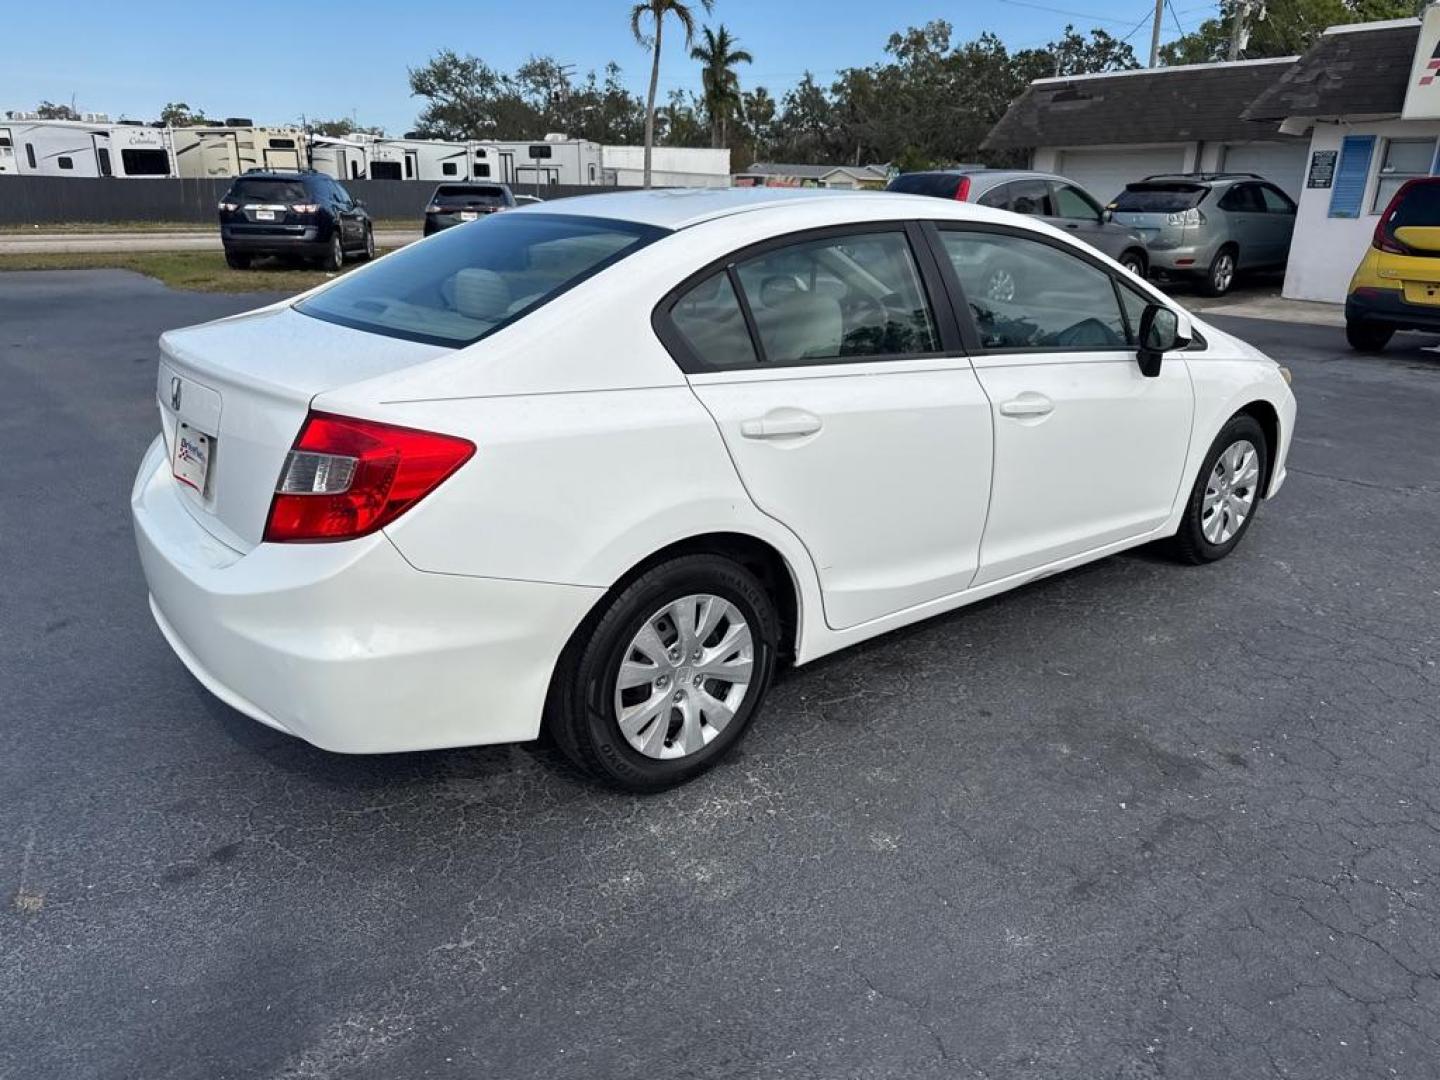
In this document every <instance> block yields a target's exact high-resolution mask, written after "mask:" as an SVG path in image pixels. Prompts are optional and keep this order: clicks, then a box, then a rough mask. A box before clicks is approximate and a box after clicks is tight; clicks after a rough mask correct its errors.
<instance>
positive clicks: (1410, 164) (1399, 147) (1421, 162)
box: [1372, 139, 1435, 213]
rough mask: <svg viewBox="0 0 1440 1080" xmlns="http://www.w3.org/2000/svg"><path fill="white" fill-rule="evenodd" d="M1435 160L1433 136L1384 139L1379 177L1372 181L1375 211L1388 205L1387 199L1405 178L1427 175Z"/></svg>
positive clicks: (1389, 198)
mask: <svg viewBox="0 0 1440 1080" xmlns="http://www.w3.org/2000/svg"><path fill="white" fill-rule="evenodd" d="M1434 160H1435V140H1434V139H1390V140H1388V141H1387V142H1386V143H1385V156H1384V157H1383V158H1382V159H1381V161H1380V178H1379V181H1378V182H1377V183H1376V185H1375V205H1374V206H1373V207H1372V209H1373V210H1374V212H1375V213H1379V212H1380V211H1381V210H1384V209H1385V208H1386V207H1387V206H1389V205H1390V200H1391V199H1393V198H1394V197H1395V193H1396V192H1397V191H1399V190H1400V186H1401V185H1402V184H1404V183H1405V181H1406V180H1409V179H1411V178H1412V177H1416V176H1429V175H1430V166H1431V163H1433V162H1434Z"/></svg>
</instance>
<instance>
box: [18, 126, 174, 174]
mask: <svg viewBox="0 0 1440 1080" xmlns="http://www.w3.org/2000/svg"><path fill="white" fill-rule="evenodd" d="M6 173H8V174H13V175H19V176H174V175H175V158H174V155H173V154H172V153H171V148H170V132H169V130H168V129H166V128H156V127H146V126H145V125H143V124H128V123H121V124H112V123H109V122H101V123H89V122H86V121H82V120H0V174H6Z"/></svg>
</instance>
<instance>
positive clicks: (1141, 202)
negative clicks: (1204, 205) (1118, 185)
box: [1113, 184, 1210, 214]
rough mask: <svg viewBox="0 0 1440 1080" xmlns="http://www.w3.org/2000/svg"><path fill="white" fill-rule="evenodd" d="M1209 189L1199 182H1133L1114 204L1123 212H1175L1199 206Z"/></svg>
mask: <svg viewBox="0 0 1440 1080" xmlns="http://www.w3.org/2000/svg"><path fill="white" fill-rule="evenodd" d="M1209 191H1210V189H1209V188H1207V187H1202V186H1200V185H1199V184H1131V185H1129V186H1128V187H1126V189H1125V190H1124V191H1122V192H1121V193H1120V195H1119V197H1118V198H1116V200H1115V202H1114V204H1113V205H1114V208H1115V209H1116V210H1117V211H1119V212H1121V213H1131V214H1173V213H1175V211H1177V210H1189V209H1190V208H1192V207H1195V206H1199V205H1200V202H1201V200H1203V199H1204V198H1205V196H1206V194H1207V193H1208V192H1209Z"/></svg>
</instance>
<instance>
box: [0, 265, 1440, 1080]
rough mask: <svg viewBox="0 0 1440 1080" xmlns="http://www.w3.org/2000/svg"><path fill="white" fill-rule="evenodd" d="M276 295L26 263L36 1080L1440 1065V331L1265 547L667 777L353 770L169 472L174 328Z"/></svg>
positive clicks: (27, 1064) (854, 668) (21, 640)
mask: <svg viewBox="0 0 1440 1080" xmlns="http://www.w3.org/2000/svg"><path fill="white" fill-rule="evenodd" d="M260 299H261V298H257V297H255V296H248V297H227V296H218V295H203V294H186V293H178V292H171V291H169V290H167V289H165V288H164V287H163V286H161V285H159V284H158V283H156V282H153V281H150V280H148V279H145V278H140V277H138V276H134V275H130V274H125V273H120V272H106V271H97V272H87V271H80V272H67V273H51V274H13V275H3V276H0V377H3V380H4V387H5V390H4V393H3V394H0V461H3V463H4V473H3V475H4V480H3V482H0V574H3V582H4V587H3V590H0V687H3V701H4V704H5V722H4V743H3V753H0V1076H15V1077H27V1078H29V1077H47V1078H59V1077H107V1078H109V1077H143V1078H145V1080H161V1078H166V1077H175V1078H187V1080H188V1078H194V1077H206V1078H222V1077H246V1078H249V1077H261V1078H264V1077H347V1078H348V1077H367V1078H368V1077H374V1078H392V1080H393V1078H405V1080H410V1078H418V1077H430V1076H435V1077H486V1078H491V1077H493V1078H506V1080H509V1078H519V1077H532V1076H533V1077H547V1078H572V1077H573V1078H586V1080H592V1078H597V1077H630V1076H653V1077H665V1078H670V1077H715V1078H719V1077H725V1078H730V1077H737V1078H738V1077H744V1078H760V1077H785V1078H790V1077H797V1078H799V1077H806V1078H808V1077H816V1078H822V1077H823V1078H827V1080H838V1078H852V1077H853V1078H872V1077H874V1078H878V1077H904V1078H907V1080H915V1078H931V1077H933V1078H941V1077H945V1078H949V1077H962V1076H963V1077H992V1078H1011V1077H1016V1078H1025V1080H1030V1078H1040V1077H1044V1078H1056V1080H1062V1078H1063V1080H1099V1078H1111V1077H1115V1078H1127V1080H1137V1078H1152V1077H1153V1078H1158V1077H1178V1078H1209V1077H1215V1078H1227V1080H1229V1078H1237V1080H1238V1078H1245V1080H1254V1078H1258V1077H1272V1076H1274V1077H1303V1078H1307V1080H1314V1078H1330V1077H1334V1078H1345V1080H1354V1078H1369V1077H1386V1078H1389V1077H1408V1078H1416V1080H1432V1078H1433V1077H1435V1076H1437V1075H1440V1044H1437V1040H1440V895H1437V888H1440V794H1437V792H1440V728H1437V724H1440V668H1437V666H1436V662H1437V657H1440V554H1437V542H1436V538H1437V536H1440V443H1437V435H1440V422H1437V417H1440V351H1427V349H1426V347H1434V348H1437V349H1440V340H1437V339H1433V338H1430V339H1422V338H1418V337H1415V338H1408V337H1407V338H1405V339H1404V340H1403V341H1401V342H1399V343H1398V344H1397V346H1395V347H1392V349H1391V350H1390V351H1389V352H1387V353H1386V354H1385V355H1383V356H1380V357H1365V358H1362V357H1357V356H1355V355H1353V354H1351V353H1349V352H1348V351H1347V350H1346V348H1345V345H1344V340H1343V333H1342V332H1341V331H1339V330H1337V329H1334V328H1328V327H1312V326H1304V325H1294V324H1282V323H1271V322H1259V321H1250V320H1228V321H1227V320H1224V319H1222V318H1216V320H1215V321H1216V322H1217V323H1220V324H1221V325H1224V326H1225V327H1226V328H1227V329H1232V330H1235V331H1237V332H1240V333H1242V334H1243V335H1245V336H1247V337H1248V338H1249V339H1250V340H1252V341H1254V342H1255V343H1256V344H1257V345H1260V346H1261V347H1262V348H1265V349H1267V350H1269V351H1271V352H1272V353H1273V354H1274V355H1276V356H1277V357H1279V358H1281V359H1282V360H1283V361H1284V362H1286V363H1287V364H1289V365H1290V366H1291V367H1292V368H1293V369H1294V372H1295V390H1296V393H1297V395H1298V397H1299V400H1300V408H1301V417H1300V427H1299V430H1298V433H1297V435H1296V442H1295V447H1294V450H1293V452H1292V455H1291V460H1290V465H1291V475H1290V479H1289V482H1288V483H1287V485H1286V488H1285V490H1284V492H1283V493H1282V495H1281V497H1280V498H1279V499H1277V500H1276V501H1275V502H1273V503H1271V504H1269V505H1267V506H1265V507H1264V509H1263V510H1262V512H1261V514H1260V517H1259V518H1258V519H1257V521H1256V526H1255V528H1254V529H1253V530H1252V532H1251V533H1250V535H1249V537H1248V538H1247V539H1246V541H1245V543H1244V544H1243V545H1242V546H1241V548H1240V549H1239V551H1238V552H1237V553H1236V555H1235V556H1234V557H1233V558H1231V559H1229V560H1227V561H1225V562H1222V563H1219V564H1216V565H1214V566H1211V567H1207V568H1201V569H1195V568H1183V567H1180V566H1178V565H1175V564H1172V563H1170V562H1168V561H1166V560H1165V559H1164V558H1162V557H1160V556H1158V555H1157V554H1155V553H1153V552H1151V551H1148V550H1147V551H1140V552H1136V553H1132V554H1128V555H1125V556H1121V557H1116V558H1111V559H1108V560H1105V561H1104V562H1101V563H1099V564H1096V565H1093V566H1091V567H1089V568H1086V569H1083V570H1080V571H1077V572H1073V573H1070V574H1066V575H1063V576H1060V577H1056V578H1051V579H1048V580H1046V581H1043V582H1041V583H1038V584H1036V585H1033V586H1031V587H1028V588H1026V589H1024V590H1022V591H1020V592H1017V593H1012V594H1010V595H1008V596H1004V597H1001V598H998V599H996V600H994V601H992V602H987V603H983V604H981V605H978V606H976V607H973V608H970V609H968V610H965V611H961V612H958V613H955V614H953V615H951V616H947V617H943V618H940V619H936V620H934V621H931V622H929V623H926V624H924V625H921V626H919V627H915V628H913V629H910V630H908V631H904V632H901V633H897V634H892V635H890V636H889V637H886V638H883V639H881V640H879V641H876V642H873V643H871V644H868V645H865V646H862V647H859V648H856V649H853V650H851V651H849V652H846V653H843V654H841V655H838V656H835V657H832V658H829V659H827V660H824V661H822V662H820V663H818V664H816V665H814V666H812V667H807V668H803V669H800V670H797V671H794V672H791V673H789V674H788V676H785V677H783V678H782V680H781V681H780V683H779V685H777V686H776V688H775V691H774V693H773V695H772V697H771V699H770V704H769V707H768V711H767V712H766V714H765V715H764V716H763V717H762V719H761V721H760V722H759V723H758V724H757V726H756V727H755V728H754V730H752V731H751V733H750V735H749V737H748V739H747V740H746V742H745V744H744V746H743V748H742V752H741V753H738V754H736V755H735V756H734V757H733V758H731V759H730V760H729V761H728V762H727V763H726V764H725V765H723V766H722V767H721V768H719V769H718V770H717V771H715V772H714V773H712V774H710V775H709V776H706V777H704V778H702V779H701V780H699V781H697V782H696V783H694V784H692V785H690V786H688V787H686V788H684V789H681V790H679V791H675V792H671V793H668V794H666V795H662V796H657V797H650V798H633V797H628V796H621V795H617V794H613V793H610V792H608V791H605V790H600V789H597V788H595V787H592V786H590V785H588V784H587V783H585V782H583V781H581V780H579V779H577V778H576V777H575V776H574V775H573V774H572V773H570V772H569V771H567V770H566V769H565V768H564V766H563V765H562V764H561V763H560V761H559V760H558V759H557V758H556V757H554V756H553V755H551V754H549V753H547V752H545V751H543V750H536V749H534V748H529V747H500V748H489V749H478V750H469V751H452V752H444V753H431V754H423V755H410V756H396V757H382V758H345V757H339V756H333V755H329V754H326V753H323V752H321V751H317V750H313V749H311V748H309V747H308V746H306V745H304V744H302V743H300V742H298V741H295V740H292V739H289V738H287V737H285V736H282V735H279V734H276V733H274V732H271V731H269V730H267V729H264V728H262V727H260V726H259V725H257V724H254V723H252V722H250V721H249V720H246V719H244V718H242V717H240V716H239V715H237V714H235V713H233V712H231V711H230V710H228V709H227V708H225V707H224V706H222V705H221V704H219V703H218V702H217V701H216V700H214V699H213V698H211V697H210V696H209V695H207V694H206V693H205V692H204V691H203V690H202V689H201V688H200V687H199V686H198V685H197V684H196V683H195V682H194V681H193V680H192V679H191V678H190V677H189V676H188V675H187V674H186V672H185V671H184V669H183V668H182V667H181V665H180V664H179V662H178V661H177V660H175V658H174V657H173V656H172V655H171V653H170V651H169V650H168V648H167V647H166V646H165V644H164V642H163V641H162V639H161V637H160V635H159V633H158V632H157V631H156V629H155V628H154V626H153V624H152V622H151V619H150V615H149V612H148V610H147V608H146V604H145V590H144V586H143V583H142V580H141V576H140V572H139V567H138V565H137V562H136V558H135V554H134V548H133V543H132V540H131V535H130V522H129V514H128V493H129V486H130V481H131V478H132V476H133V472H134V469H135V467H136V465H137V463H138V461H139V458H140V455H141V453H142V452H143V450H144V448H145V446H146V445H147V444H148V442H149V441H150V439H151V437H152V435H153V433H154V431H155V430H156V414H155V406H154V404H153V401H152V393H153V378H154V364H155V348H154V340H155V337H156V335H157V334H158V333H159V332H160V331H162V330H163V329H165V328H168V327H171V326H175V325H181V324H185V323H191V322H196V321H200V320H203V319H207V318H212V317H216V316H219V315H222V314H226V313H229V312H233V311H238V310H242V309H244V308H247V307H250V306H254V305H255V304H256V303H257V302H259V300H260Z"/></svg>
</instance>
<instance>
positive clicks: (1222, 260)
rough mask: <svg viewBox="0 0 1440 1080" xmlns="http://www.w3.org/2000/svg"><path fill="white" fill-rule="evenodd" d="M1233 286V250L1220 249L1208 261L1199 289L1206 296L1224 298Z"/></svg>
mask: <svg viewBox="0 0 1440 1080" xmlns="http://www.w3.org/2000/svg"><path fill="white" fill-rule="evenodd" d="M1234 284H1235V249H1234V248H1228V247H1225V248H1221V249H1220V250H1219V251H1217V252H1216V253H1215V258H1213V259H1211V260H1210V269H1208V270H1206V271H1205V280H1204V281H1203V282H1202V284H1201V286H1200V289H1201V291H1202V292H1203V293H1204V294H1205V295H1206V296H1224V295H1225V294H1226V293H1228V292H1229V291H1230V286H1231V285H1234Z"/></svg>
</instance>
